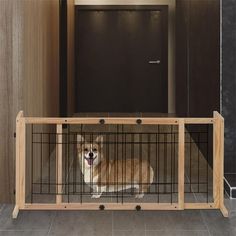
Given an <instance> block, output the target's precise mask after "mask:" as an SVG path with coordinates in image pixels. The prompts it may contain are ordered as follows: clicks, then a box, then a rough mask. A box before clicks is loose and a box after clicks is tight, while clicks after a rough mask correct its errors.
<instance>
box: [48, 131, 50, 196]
mask: <svg viewBox="0 0 236 236" xmlns="http://www.w3.org/2000/svg"><path fill="white" fill-rule="evenodd" d="M50 179H51V140H50V133H48V193H49V194H50V193H51V189H50V186H51V181H50Z"/></svg>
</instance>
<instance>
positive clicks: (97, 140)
mask: <svg viewBox="0 0 236 236" xmlns="http://www.w3.org/2000/svg"><path fill="white" fill-rule="evenodd" d="M95 142H96V143H98V144H99V145H101V147H103V136H102V135H99V136H97V138H96V140H95Z"/></svg>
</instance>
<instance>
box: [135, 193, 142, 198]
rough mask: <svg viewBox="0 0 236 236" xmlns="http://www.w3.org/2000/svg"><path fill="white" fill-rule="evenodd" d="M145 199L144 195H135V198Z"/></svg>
mask: <svg viewBox="0 0 236 236" xmlns="http://www.w3.org/2000/svg"><path fill="white" fill-rule="evenodd" d="M143 197H144V193H139V194H136V195H135V198H143Z"/></svg>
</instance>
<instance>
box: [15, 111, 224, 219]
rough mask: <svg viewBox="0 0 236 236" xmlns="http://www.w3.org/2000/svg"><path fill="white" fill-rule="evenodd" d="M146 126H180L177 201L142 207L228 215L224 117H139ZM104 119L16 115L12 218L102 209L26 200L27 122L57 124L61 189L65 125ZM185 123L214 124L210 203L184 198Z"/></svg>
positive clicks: (128, 206) (115, 206)
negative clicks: (27, 212) (25, 213)
mask: <svg viewBox="0 0 236 236" xmlns="http://www.w3.org/2000/svg"><path fill="white" fill-rule="evenodd" d="M102 119H103V120H104V121H105V124H137V119H138V118H126V117H125V118H110V117H109V118H102ZM140 119H141V120H142V124H144V125H148V124H150V125H154V124H160V125H178V134H179V135H178V203H172V204H171V203H139V205H140V206H141V209H142V210H184V209H220V211H221V212H222V214H223V216H225V217H228V210H227V209H226V207H225V205H224V181H223V178H224V119H223V117H222V116H221V115H220V114H219V113H218V112H216V111H214V115H213V118H163V117H162V118H153V117H151V118H150V117H145V118H140ZM100 120H101V118H87V117H86V118H80V117H79V118H41V117H24V115H23V111H20V112H19V113H18V115H17V117H16V169H15V174H16V180H15V181H16V196H15V201H16V202H15V208H14V210H13V213H12V217H13V218H17V215H18V213H19V210H99V206H100V204H99V203H82V204H81V203H64V202H62V195H61V194H58V195H57V196H56V202H55V203H52V204H41V203H40V204H39V203H26V202H25V165H26V151H25V148H26V124H55V125H56V127H57V129H56V130H57V134H58V135H57V143H58V144H57V145H56V158H57V159H56V161H57V168H58V169H57V183H59V185H58V189H57V192H58V193H61V192H62V186H61V185H60V183H62V144H60V143H61V141H62V135H60V134H62V125H63V124H100ZM185 124H213V199H214V201H213V202H211V203H185V201H184V161H185V157H184V152H185V150H184V144H185ZM102 204H103V206H104V207H105V209H106V210H135V209H136V206H137V204H136V203H102Z"/></svg>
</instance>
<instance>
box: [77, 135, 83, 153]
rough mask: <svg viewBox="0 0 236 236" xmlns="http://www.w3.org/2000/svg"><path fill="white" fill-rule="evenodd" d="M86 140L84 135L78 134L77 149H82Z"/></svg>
mask: <svg viewBox="0 0 236 236" xmlns="http://www.w3.org/2000/svg"><path fill="white" fill-rule="evenodd" d="M83 142H84V137H83V136H82V135H81V134H77V149H78V150H79V151H80V150H81V147H82V143H83Z"/></svg>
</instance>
